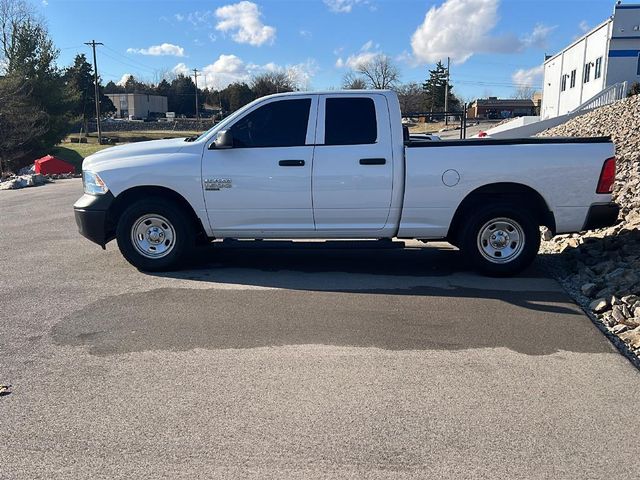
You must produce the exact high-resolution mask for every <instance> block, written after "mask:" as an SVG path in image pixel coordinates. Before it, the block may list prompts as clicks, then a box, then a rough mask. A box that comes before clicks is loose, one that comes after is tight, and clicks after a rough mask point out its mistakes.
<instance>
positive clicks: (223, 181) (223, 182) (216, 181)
mask: <svg viewBox="0 0 640 480" xmlns="http://www.w3.org/2000/svg"><path fill="white" fill-rule="evenodd" d="M221 188H231V179H230V178H205V179H204V189H205V190H220V189H221Z"/></svg>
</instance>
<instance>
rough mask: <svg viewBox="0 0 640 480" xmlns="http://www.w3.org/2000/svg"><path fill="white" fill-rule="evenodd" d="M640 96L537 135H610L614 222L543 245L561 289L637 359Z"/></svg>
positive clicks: (639, 351)
mask: <svg viewBox="0 0 640 480" xmlns="http://www.w3.org/2000/svg"><path fill="white" fill-rule="evenodd" d="M639 131H640V95H639V96H634V97H630V98H626V99H624V100H620V101H618V102H616V103H614V104H611V105H607V106H605V107H602V108H599V109H597V110H594V111H592V112H589V113H587V114H584V115H582V116H580V117H576V118H574V119H572V120H570V121H569V122H567V123H565V124H563V125H559V126H557V127H555V128H552V129H550V130H547V131H545V132H543V133H541V134H540V135H541V136H554V137H558V136H560V137H595V136H607V135H610V136H611V138H612V140H613V142H614V143H615V145H616V157H617V159H618V163H617V167H618V169H617V176H616V184H615V188H614V193H613V197H614V200H615V201H616V202H617V203H618V204H619V205H620V207H621V212H620V222H619V223H618V225H616V226H614V227H610V228H606V229H601V230H596V231H590V232H585V233H584V234H580V235H579V234H574V235H559V236H557V237H555V238H553V239H551V240H550V241H545V242H543V245H542V252H546V253H559V255H557V256H556V260H557V263H556V266H557V267H558V270H557V273H558V274H559V276H560V279H561V281H562V282H563V284H564V285H565V288H567V290H568V291H569V293H571V294H572V295H573V296H574V297H575V298H576V300H577V301H578V302H579V303H581V304H582V305H584V306H585V307H586V308H588V309H589V310H590V311H591V312H592V313H593V314H594V315H595V316H596V317H597V319H598V320H599V321H601V322H602V323H603V325H604V326H606V328H607V329H608V330H609V331H610V332H611V333H613V334H615V335H617V336H618V337H619V338H620V339H621V340H622V341H624V342H625V343H626V344H627V346H628V347H629V349H630V350H631V351H632V352H634V353H635V354H636V355H640V135H638V132H639Z"/></svg>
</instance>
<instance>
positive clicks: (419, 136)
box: [409, 133, 442, 142]
mask: <svg viewBox="0 0 640 480" xmlns="http://www.w3.org/2000/svg"><path fill="white" fill-rule="evenodd" d="M409 138H410V139H411V140H414V141H417V142H419V141H421V140H424V141H439V140H442V138H440V137H439V136H438V135H434V134H432V133H412V134H411V135H409Z"/></svg>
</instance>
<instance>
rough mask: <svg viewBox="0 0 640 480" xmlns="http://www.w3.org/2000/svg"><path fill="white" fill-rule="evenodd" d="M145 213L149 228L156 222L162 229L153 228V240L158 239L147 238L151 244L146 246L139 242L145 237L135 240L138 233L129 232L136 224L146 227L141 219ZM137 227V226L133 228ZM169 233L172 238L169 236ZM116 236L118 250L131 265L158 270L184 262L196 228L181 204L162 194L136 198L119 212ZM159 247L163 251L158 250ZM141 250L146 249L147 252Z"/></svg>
mask: <svg viewBox="0 0 640 480" xmlns="http://www.w3.org/2000/svg"><path fill="white" fill-rule="evenodd" d="M149 216H150V217H149ZM145 217H149V218H147V221H148V222H149V224H148V227H149V228H153V227H154V223H159V225H158V227H157V230H159V231H161V232H162V233H156V232H153V234H154V235H155V237H154V238H153V240H154V242H155V241H157V242H158V243H156V244H154V243H152V242H151V241H147V242H146V243H147V244H148V245H150V246H149V248H148V249H144V248H143V247H142V246H140V245H141V244H142V243H144V240H140V241H138V242H136V241H135V240H134V237H135V238H137V235H135V234H134V233H133V232H132V230H134V229H136V226H139V228H140V229H142V230H144V229H145V228H146V227H147V224H146V223H145V221H141V220H142V219H143V218H145ZM164 227H167V228H166V229H165V228H164ZM136 231H138V232H139V231H140V230H138V229H136ZM169 237H171V240H168V239H169ZM147 238H151V237H147ZM116 239H117V241H118V248H120V252H122V255H123V256H124V258H126V259H127V261H128V262H129V263H130V264H131V265H133V266H134V267H136V268H138V269H139V270H142V271H147V272H161V271H167V270H175V269H177V268H180V267H181V266H182V265H183V263H184V261H185V260H186V258H187V256H188V254H189V253H190V252H191V251H192V249H193V247H194V246H195V231H194V228H193V226H192V224H191V222H190V221H189V217H188V215H187V213H186V212H184V210H183V209H182V208H180V207H179V206H178V205H176V204H175V203H172V202H171V201H167V200H165V199H163V198H159V197H150V198H145V199H143V200H138V201H136V202H135V203H133V204H131V205H130V206H129V207H127V208H126V210H125V211H124V212H123V213H122V215H120V218H119V219H118V225H117V227H116ZM154 246H155V248H156V249H157V251H156V252H153V251H151V250H150V249H153V248H154ZM160 249H165V251H164V252H160ZM142 251H146V255H145V254H143V253H142ZM154 255H155V257H154Z"/></svg>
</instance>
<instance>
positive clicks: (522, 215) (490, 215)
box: [460, 204, 540, 276]
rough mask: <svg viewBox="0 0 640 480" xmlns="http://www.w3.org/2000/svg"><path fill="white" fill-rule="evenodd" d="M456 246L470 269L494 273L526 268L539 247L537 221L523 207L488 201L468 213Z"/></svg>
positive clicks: (507, 273)
mask: <svg viewBox="0 0 640 480" xmlns="http://www.w3.org/2000/svg"><path fill="white" fill-rule="evenodd" d="M460 237H461V238H460V247H461V250H462V252H463V254H464V255H465V257H466V258H467V259H468V260H469V262H470V263H471V264H472V265H473V266H474V268H475V269H476V270H478V271H480V272H481V273H484V274H487V275H495V276H507V275H514V274H516V273H518V272H520V271H522V270H523V269H524V268H526V267H528V266H529V265H530V264H531V262H533V260H534V259H535V256H536V254H537V253H538V249H539V248H540V230H539V226H538V222H537V221H536V220H535V218H534V217H533V216H532V215H531V214H530V213H529V212H527V211H526V210H525V209H524V208H518V207H509V206H503V205H500V204H490V205H487V206H485V207H482V208H478V209H475V210H474V211H472V212H470V214H469V215H468V217H467V222H466V225H465V227H464V228H463V231H462V235H461V236H460Z"/></svg>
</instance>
